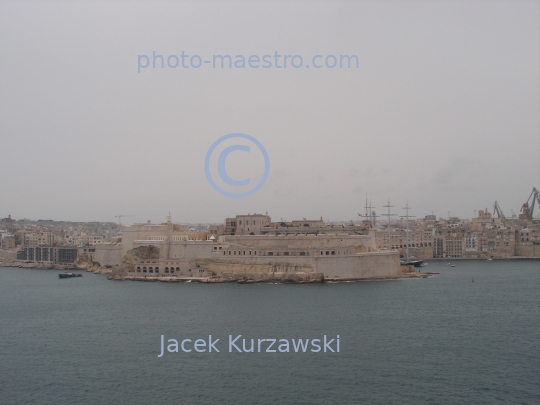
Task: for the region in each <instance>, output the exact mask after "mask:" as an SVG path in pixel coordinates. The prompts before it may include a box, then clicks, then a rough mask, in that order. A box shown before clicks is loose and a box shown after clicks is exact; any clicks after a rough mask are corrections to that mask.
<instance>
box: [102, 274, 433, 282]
mask: <svg viewBox="0 0 540 405" xmlns="http://www.w3.org/2000/svg"><path fill="white" fill-rule="evenodd" d="M437 274H439V273H435V272H425V273H421V272H404V273H401V274H400V275H398V276H393V277H370V278H338V277H334V278H329V277H326V278H305V279H296V280H295V279H291V278H273V279H265V280H261V279H253V278H243V277H234V278H233V277H227V278H225V277H182V276H175V277H165V276H157V277H155V276H146V277H136V276H119V275H115V276H109V277H108V279H109V280H115V281H143V282H160V283H191V282H193V283H203V284H217V283H236V284H258V283H271V284H320V283H340V282H352V281H385V280H400V279H407V278H427V277H431V276H433V275H437Z"/></svg>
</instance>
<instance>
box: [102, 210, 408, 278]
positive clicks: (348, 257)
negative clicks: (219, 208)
mask: <svg viewBox="0 0 540 405" xmlns="http://www.w3.org/2000/svg"><path fill="white" fill-rule="evenodd" d="M290 225H291V227H290V228H289V227H287V229H288V232H285V233H280V232H277V231H276V229H277V228H276V227H273V223H272V222H271V220H270V217H269V216H268V214H266V215H262V214H252V215H239V216H237V217H236V218H227V219H226V221H225V224H224V225H218V226H210V228H209V229H208V231H206V232H203V231H201V232H196V231H189V230H187V229H185V226H184V225H180V224H174V223H173V222H172V220H171V217H170V216H169V217H168V219H167V222H166V223H162V224H152V223H150V221H148V222H147V223H146V224H138V225H132V226H124V227H123V230H122V243H121V244H118V245H106V244H104V245H98V246H96V251H95V254H94V257H93V261H94V262H98V263H100V265H101V266H104V265H109V266H113V274H112V278H113V279H132V280H161V281H175V280H176V281H180V280H185V279H195V280H200V281H203V280H204V281H207V282H223V281H243V282H257V281H276V282H320V281H323V280H365V279H385V278H395V277H398V276H399V275H400V274H401V271H402V269H401V267H400V262H399V252H398V251H397V250H392V251H388V250H384V251H383V250H378V249H377V248H376V242H375V236H374V233H373V232H371V231H369V230H366V234H361V235H359V234H352V235H351V234H349V233H347V232H336V231H334V232H328V231H323V230H322V229H321V227H323V226H324V222H323V221H322V218H321V220H316V221H308V220H303V221H293V223H291V224H290ZM293 229H294V232H293Z"/></svg>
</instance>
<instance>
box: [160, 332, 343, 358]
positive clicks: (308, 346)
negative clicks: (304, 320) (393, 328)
mask: <svg viewBox="0 0 540 405" xmlns="http://www.w3.org/2000/svg"><path fill="white" fill-rule="evenodd" d="M180 352H184V353H221V352H226V353H227V352H228V353H339V335H336V337H335V338H334V337H332V336H326V335H323V337H322V338H321V339H300V338H299V339H270V338H264V339H251V338H249V339H246V338H243V337H242V335H236V336H234V335H229V338H228V341H227V340H223V341H222V340H221V339H213V338H212V335H209V336H208V339H183V340H182V339H178V340H177V339H165V335H161V351H160V354H159V355H158V357H162V356H163V355H164V354H165V353H180Z"/></svg>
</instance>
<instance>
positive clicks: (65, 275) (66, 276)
mask: <svg viewBox="0 0 540 405" xmlns="http://www.w3.org/2000/svg"><path fill="white" fill-rule="evenodd" d="M71 277H82V274H77V273H67V272H66V273H60V274H59V275H58V278H71Z"/></svg>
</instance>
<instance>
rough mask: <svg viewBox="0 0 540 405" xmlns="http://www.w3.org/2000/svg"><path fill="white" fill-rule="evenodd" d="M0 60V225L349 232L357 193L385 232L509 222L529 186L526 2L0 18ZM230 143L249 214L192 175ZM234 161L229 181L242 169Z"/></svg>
mask: <svg viewBox="0 0 540 405" xmlns="http://www.w3.org/2000/svg"><path fill="white" fill-rule="evenodd" d="M0 51H1V52H2V61H1V63H0V89H1V91H0V151H1V155H0V172H1V173H2V180H1V181H0V217H6V216H7V215H8V214H11V215H12V217H13V218H16V219H20V218H23V217H28V218H32V219H35V220H37V219H55V220H66V221H100V222H117V221H116V220H117V219H116V218H115V215H119V214H135V215H136V217H130V218H126V220H125V222H126V223H130V222H145V221H146V220H152V221H153V222H163V221H164V220H165V219H166V216H167V213H168V212H169V211H170V212H171V214H172V216H173V219H174V220H175V221H176V222H187V223H197V222H211V223H219V222H222V221H223V220H224V219H225V218H226V217H229V216H234V215H236V214H244V213H248V212H250V213H253V212H255V211H256V212H258V213H259V212H260V213H264V212H266V211H268V212H269V214H270V215H271V217H272V218H273V219H274V220H276V219H279V218H284V219H288V220H292V219H298V218H303V217H306V218H315V219H317V218H319V217H320V216H323V218H324V219H325V220H356V219H358V216H357V214H358V213H359V212H360V213H363V207H364V205H365V198H366V194H367V195H368V198H369V199H371V202H372V205H373V206H375V207H376V211H377V213H378V214H382V213H384V208H383V206H384V205H386V203H387V200H388V198H389V199H390V201H391V203H392V205H394V207H395V208H394V209H393V212H394V213H396V214H398V215H402V210H401V209H400V208H401V207H403V206H404V205H405V204H406V203H407V201H408V203H409V205H410V206H411V207H413V210H412V211H411V214H412V215H416V216H417V217H423V216H425V215H428V214H431V212H432V211H433V213H434V214H435V215H437V217H445V218H446V217H447V216H448V212H449V211H450V215H451V216H458V217H461V218H471V217H473V215H474V210H479V209H484V208H486V207H487V208H488V210H489V211H490V212H493V203H494V201H498V202H499V204H500V206H501V207H502V209H503V211H504V213H505V215H506V216H508V217H510V216H511V210H513V211H514V212H515V213H516V215H517V214H519V210H520V208H521V206H522V204H523V203H524V202H525V201H526V200H527V198H528V196H529V194H530V192H531V190H532V188H533V187H536V188H540V159H539V158H538V157H539V156H540V75H539V74H538V72H540V3H539V2H532V1H498V2H493V1H469V2H455V1H437V2H424V1H407V2H401V1H385V2H376V1H359V2H338V1H336V2H307V1H298V2H205V1H201V2H168V1H156V2H144V1H143V2H122V1H120V2H113V3H104V2H90V1H86V2H85V1H82V2H47V1H45V2H12V1H4V2H1V3H0ZM154 51H155V52H157V53H160V54H163V55H165V56H168V55H172V54H176V55H180V54H181V52H182V51H184V52H185V53H187V54H191V55H193V54H200V55H203V56H207V55H215V54H230V55H245V56H246V57H248V56H249V55H266V54H274V52H279V53H280V54H291V55H295V54H298V55H301V56H302V57H303V58H304V61H305V62H306V63H308V62H309V63H311V61H312V60H313V59H312V58H313V56H314V55H345V54H346V55H353V54H354V55H358V58H359V68H354V69H333V68H324V69H313V68H311V67H310V68H304V67H303V66H302V69H295V68H287V69H281V68H276V67H273V68H271V69H262V68H245V69H244V68H234V69H213V68H210V67H209V68H200V69H196V68H186V69H174V68H167V69H165V68H163V69H160V68H155V69H154V68H152V69H146V70H144V69H143V71H141V73H138V69H137V62H138V55H152V52H154ZM234 132H239V133H244V134H248V135H250V136H252V137H255V138H256V139H257V140H258V141H260V142H261V144H262V145H264V148H265V149H266V150H267V152H268V156H269V161H270V171H269V176H268V180H267V181H266V183H265V184H264V186H262V187H261V189H260V190H258V191H257V192H256V193H254V194H253V195H250V196H249V197H246V198H229V197H226V196H223V195H221V194H219V193H218V192H217V191H216V190H215V189H214V188H213V187H212V186H211V185H210V184H209V182H208V181H207V178H206V176H205V168H204V165H205V156H206V153H207V151H208V149H209V148H210V146H211V145H212V144H213V143H214V142H215V141H216V140H217V139H219V138H220V137H222V136H224V135H226V134H229V133H234ZM242 153H243V152H235V153H233V154H231V155H230V157H229V159H228V160H227V170H230V173H231V176H233V177H234V178H237V179H242V178H246V177H248V176H249V175H250V170H253V168H252V167H251V166H249V164H248V163H249V162H245V161H241V160H239V159H241V158H242V156H244V155H242ZM251 175H252V177H255V174H252V173H251ZM535 210H538V211H539V212H540V209H539V207H536V209H535ZM381 219H382V218H381ZM123 222H124V221H123Z"/></svg>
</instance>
